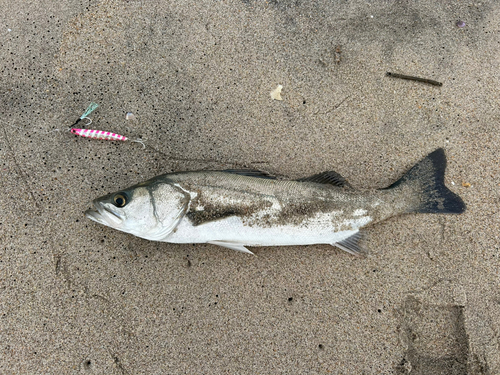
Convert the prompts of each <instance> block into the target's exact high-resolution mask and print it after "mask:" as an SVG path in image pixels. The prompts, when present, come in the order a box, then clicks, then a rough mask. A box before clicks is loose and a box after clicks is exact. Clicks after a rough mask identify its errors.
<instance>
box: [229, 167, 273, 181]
mask: <svg viewBox="0 0 500 375" xmlns="http://www.w3.org/2000/svg"><path fill="white" fill-rule="evenodd" d="M222 172H226V173H231V174H238V175H240V176H247V177H257V178H267V179H269V180H276V177H274V176H271V175H270V174H269V173H267V172H263V171H259V170H257V169H225V170H223V171H222Z"/></svg>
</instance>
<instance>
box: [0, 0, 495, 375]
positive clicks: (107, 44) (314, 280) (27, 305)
mask: <svg viewBox="0 0 500 375" xmlns="http://www.w3.org/2000/svg"><path fill="white" fill-rule="evenodd" d="M2 5H3V9H4V12H2V15H1V16H0V19H1V22H0V44H1V46H2V48H1V49H0V57H1V66H2V90H1V91H0V95H1V97H2V100H1V102H0V121H1V122H0V125H1V129H0V156H1V160H2V176H1V180H0V181H1V183H0V189H1V190H0V193H1V194H0V197H1V198H0V212H1V220H0V244H1V248H0V249H1V250H0V293H1V294H0V296H1V298H0V343H1V345H0V373H5V374H34V373H46V374H49V373H53V374H63V373H64V374H73V373H84V374H86V373H89V374H167V373H169V374H184V373H186V374H194V373H196V374H278V373H280V374H281V373H287V374H299V373H317V374H412V375H413V374H498V373H500V354H499V353H500V339H499V336H498V335H499V332H500V289H499V286H498V282H499V271H498V270H499V269H500V258H499V250H500V249H499V247H500V245H499V234H498V233H499V232H498V228H499V226H500V215H499V206H500V195H499V191H500V176H499V172H500V156H499V155H500V153H499V144H500V135H499V131H498V124H499V121H500V106H499V104H500V102H499V90H498V87H499V81H500V75H499V73H498V72H499V70H498V68H499V61H500V49H499V48H498V47H499V40H500V39H499V38H500V36H499V26H498V20H499V19H500V5H498V4H497V3H496V2H494V1H482V2H481V3H465V2H454V3H453V5H451V4H450V3H449V2H446V1H440V2H437V3H436V2H434V1H418V2H396V1H383V2H382V1H380V2H377V1H352V2H349V3H348V4H346V3H345V2H343V1H324V0H321V1H317V2H302V1H269V2H259V1H252V0H250V1H248V0H247V1H215V0H214V1H185V2H178V3H174V2H165V1H123V0H104V1H92V2H82V1H70V2H67V3H64V4H60V3H54V2H50V1H45V0H44V1H39V2H36V3H33V4H24V3H23V4H17V3H16V4H13V3H10V2H6V1H3V2H2ZM459 20H461V21H464V22H465V26H464V27H458V26H457V21H459ZM386 72H393V73H399V74H406V75H412V76H418V77H423V78H427V79H432V80H435V81H438V82H442V84H443V85H442V86H435V85H430V84H427V83H425V82H416V81H408V80H403V79H398V78H395V77H388V76H386ZM278 85H282V86H283V89H282V92H281V97H282V99H283V100H282V101H278V100H272V99H271V95H270V93H271V91H273V90H274V89H275V88H276V87H277V86H278ZM92 101H93V102H97V103H99V105H100V106H99V108H98V109H97V110H95V111H94V112H93V113H92V114H91V115H89V117H90V118H91V119H92V124H91V125H90V127H91V128H95V129H101V130H106V131H112V132H116V133H120V134H123V135H126V136H127V137H129V138H131V139H137V138H141V139H143V140H144V141H145V144H146V146H147V147H146V149H143V148H142V146H141V145H140V144H137V143H132V142H125V143H122V142H106V141H97V140H89V139H84V138H79V137H77V136H75V135H72V134H70V133H69V132H67V129H68V128H69V127H70V126H71V124H73V123H74V122H75V120H77V119H78V117H79V116H80V115H81V114H82V113H83V112H84V111H85V108H86V107H87V106H88V105H89V103H90V102H92ZM127 112H132V113H133V114H134V116H135V119H133V120H126V119H125V116H126V113H127ZM82 124H85V123H84V122H83V121H82V122H80V123H79V125H82ZM439 147H443V148H444V149H445V150H446V154H447V157H448V169H447V172H446V179H445V181H446V184H447V185H448V186H449V187H450V188H451V189H452V190H453V191H454V192H455V193H457V194H459V195H460V196H461V197H462V198H463V200H464V201H465V202H466V204H467V211H466V212H465V213H464V214H462V215H456V216H451V215H450V216H440V215H429V214H420V215H417V214H415V215H406V216H401V217H397V218H393V219H390V220H388V221H385V222H383V223H380V224H377V225H375V226H372V227H370V228H369V229H368V230H367V233H366V237H365V240H364V243H363V246H364V247H365V248H367V249H368V250H369V256H368V257H366V258H356V257H354V256H352V255H350V254H347V253H345V252H342V251H341V250H339V249H336V248H334V247H332V246H328V245H315V246H297V247H274V248H272V247H270V248H252V251H254V252H255V253H256V255H257V256H249V255H247V254H242V253H238V252H235V251H231V250H228V249H222V248H219V247H215V246H212V245H173V244H167V243H154V242H149V241H146V240H142V239H139V238H136V237H133V236H131V235H127V234H125V233H121V232H117V231H114V230H112V229H110V228H106V227H104V226H100V225H98V224H96V223H93V222H91V221H90V220H88V219H86V218H85V217H84V216H83V212H84V211H85V210H86V209H87V208H89V207H90V204H89V202H90V201H91V200H92V199H94V198H96V197H97V196H101V195H104V194H106V193H108V192H111V191H116V190H118V189H120V188H124V187H127V186H130V185H132V184H135V183H138V182H140V181H143V180H145V179H148V178H150V177H153V176H155V175H158V174H162V173H167V172H171V171H183V170H197V169H225V168H239V169H241V168H252V169H261V170H264V171H266V172H268V173H271V174H274V175H277V176H279V177H283V178H299V177H304V176H308V175H312V174H315V173H319V172H322V171H326V170H334V171H336V172H338V173H340V174H341V175H343V176H344V177H345V178H346V179H347V180H348V181H349V183H350V184H351V185H353V186H354V187H356V188H360V189H363V188H382V187H385V186H388V185H389V184H391V183H392V182H394V181H395V180H397V179H398V178H399V177H400V176H401V175H402V174H403V173H404V172H405V171H406V170H407V169H408V168H410V167H411V166H412V165H414V164H415V163H416V162H417V161H418V160H420V159H421V158H422V157H424V156H425V155H427V154H428V153H429V152H431V151H433V150H434V149H436V148H439Z"/></svg>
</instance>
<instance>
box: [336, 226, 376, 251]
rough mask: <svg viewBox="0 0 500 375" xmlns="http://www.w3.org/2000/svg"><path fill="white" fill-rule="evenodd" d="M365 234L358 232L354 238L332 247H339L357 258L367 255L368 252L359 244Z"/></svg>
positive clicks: (351, 237) (348, 238)
mask: <svg viewBox="0 0 500 375" xmlns="http://www.w3.org/2000/svg"><path fill="white" fill-rule="evenodd" d="M363 236H364V235H363V233H362V232H360V231H358V232H356V233H354V234H353V235H352V236H350V237H347V238H346V239H345V240H342V241H340V242H335V243H332V246H337V247H338V248H339V249H342V250H344V251H347V252H348V253H350V254H352V255H356V256H361V255H366V254H367V253H368V252H367V251H366V250H365V249H363V248H362V247H361V246H359V244H358V242H359V240H360V239H362V238H363Z"/></svg>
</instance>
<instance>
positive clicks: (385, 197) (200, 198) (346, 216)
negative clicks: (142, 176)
mask: <svg viewBox="0 0 500 375" xmlns="http://www.w3.org/2000/svg"><path fill="white" fill-rule="evenodd" d="M446 163H447V161H446V155H445V152H444V150H443V149H441V148H439V149H437V150H435V151H434V152H432V153H430V154H429V155H427V156H426V157H425V158H423V159H422V160H420V161H419V162H418V163H417V164H415V166H413V167H412V168H411V169H410V170H409V171H407V172H406V173H405V174H404V175H403V176H402V177H401V178H400V179H399V180H397V181H396V182H394V183H393V184H391V185H390V186H388V187H386V188H384V189H366V190H359V189H355V188H353V187H352V186H351V185H350V184H349V183H348V182H347V180H346V179H345V178H344V177H342V176H341V175H340V174H339V173H337V172H335V171H327V172H323V173H319V174H315V175H313V176H310V177H305V178H299V179H296V180H283V179H278V178H276V177H274V176H271V175H269V174H267V173H265V172H261V171H257V170H236V169H227V170H220V171H215V170H214V171H210V170H207V171H203V170H201V171H188V172H176V173H168V174H163V175H160V176H157V177H154V178H152V179H149V180H147V181H145V182H142V183H139V184H137V185H134V186H131V187H129V188H126V189H123V190H120V191H117V192H115V193H112V194H108V195H105V196H103V197H100V198H97V199H95V200H94V201H93V208H92V209H89V210H87V211H86V212H85V215H86V217H87V218H89V219H90V220H93V221H95V222H97V223H99V224H103V225H106V226H108V227H111V228H114V229H117V230H119V231H122V232H126V233H130V234H132V235H134V236H137V237H141V238H144V239H147V240H151V241H161V242H169V243H177V244H180V243H208V244H213V245H218V246H222V247H226V248H229V249H233V250H237V251H242V252H246V253H250V254H253V253H252V252H251V251H250V250H248V249H247V246H248V247H263V246H291V245H313V244H331V245H333V246H336V247H338V248H340V249H342V250H345V251H347V252H349V253H351V254H354V255H361V254H365V253H366V250H365V249H364V248H363V247H362V246H360V242H361V241H360V239H361V238H362V237H363V233H364V230H363V228H365V227H366V226H369V225H373V224H375V223H378V222H381V221H383V220H386V219H388V218H390V217H394V216H398V215H402V214H409V213H425V214H430V213H432V214H461V213H463V212H464V211H465V209H466V205H465V203H464V202H463V200H462V199H461V198H460V197H459V196H458V195H457V194H455V193H453V192H452V191H451V190H450V189H448V187H446V186H445V183H444V175H445V169H446Z"/></svg>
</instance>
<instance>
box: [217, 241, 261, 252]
mask: <svg viewBox="0 0 500 375" xmlns="http://www.w3.org/2000/svg"><path fill="white" fill-rule="evenodd" d="M207 243H209V244H212V245H217V246H222V247H227V248H228V249H231V250H236V251H241V252H243V253H247V254H252V255H255V254H254V253H252V252H251V251H250V250H248V249H247V248H246V247H245V246H243V244H241V243H237V242H227V241H208V242H207Z"/></svg>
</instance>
